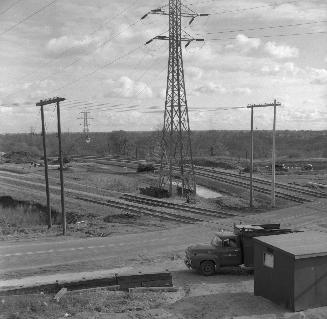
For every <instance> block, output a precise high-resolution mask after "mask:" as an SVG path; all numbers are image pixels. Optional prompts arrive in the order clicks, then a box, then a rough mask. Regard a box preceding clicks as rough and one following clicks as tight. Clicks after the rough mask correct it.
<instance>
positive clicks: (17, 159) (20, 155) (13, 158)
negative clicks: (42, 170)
mask: <svg viewBox="0 0 327 319" xmlns="http://www.w3.org/2000/svg"><path fill="white" fill-rule="evenodd" d="M2 158H3V160H4V161H5V162H6V163H15V164H24V163H31V162H34V161H35V160H36V156H35V155H33V154H31V153H29V152H26V151H16V152H9V153H6V154H4V155H3V156H2Z"/></svg>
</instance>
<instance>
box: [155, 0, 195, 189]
mask: <svg viewBox="0 0 327 319" xmlns="http://www.w3.org/2000/svg"><path fill="white" fill-rule="evenodd" d="M181 9H182V8H181V0H170V1H169V60H168V75H167V89H166V101H165V114H164V126H163V130H162V140H161V154H162V155H161V165H160V171H159V175H160V176H159V187H161V188H166V187H167V186H168V187H169V193H170V194H172V189H173V176H178V177H179V178H178V179H176V184H177V186H179V187H181V191H182V194H184V195H185V193H192V194H194V193H195V191H196V184H195V177H194V166H193V158H192V147H191V137H190V134H191V132H190V123H189V115H188V106H187V99H186V90H185V80H184V67H183V55H182V29H181V21H182V19H181Z"/></svg>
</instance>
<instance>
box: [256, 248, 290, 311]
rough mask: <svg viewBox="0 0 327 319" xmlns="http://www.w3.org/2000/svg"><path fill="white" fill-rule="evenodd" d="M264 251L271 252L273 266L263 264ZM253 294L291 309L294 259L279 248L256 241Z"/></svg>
mask: <svg viewBox="0 0 327 319" xmlns="http://www.w3.org/2000/svg"><path fill="white" fill-rule="evenodd" d="M264 253H272V254H273V256H274V267H273V268H269V267H267V266H265V265H264V262H263V255H264ZM254 267H255V271H254V294H255V295H256V296H262V297H264V298H267V299H269V300H271V301H273V302H275V303H277V304H279V305H282V306H283V307H286V308H288V309H291V310H293V308H294V302H293V293H294V284H293V283H294V277H293V269H294V260H293V259H292V257H291V256H289V255H287V254H284V253H282V252H281V251H280V250H276V249H271V248H268V247H266V246H265V245H264V244H262V243H259V242H256V243H255V247H254Z"/></svg>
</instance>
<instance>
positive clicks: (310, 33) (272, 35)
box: [206, 31, 327, 41]
mask: <svg viewBox="0 0 327 319" xmlns="http://www.w3.org/2000/svg"><path fill="white" fill-rule="evenodd" d="M325 33H327V31H317V32H306V33H304V32H301V33H290V34H264V35H259V37H261V38H274V37H293V36H294V37H295V36H301V35H314V34H325ZM256 38H258V37H248V39H256ZM206 40H208V41H228V40H235V37H231V38H214V39H209V38H207V39H206Z"/></svg>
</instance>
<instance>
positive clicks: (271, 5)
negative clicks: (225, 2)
mask: <svg viewBox="0 0 327 319" xmlns="http://www.w3.org/2000/svg"><path fill="white" fill-rule="evenodd" d="M296 2H298V0H295V1H294V0H293V1H285V2H282V3H275V2H273V3H269V4H266V5H263V6H256V7H250V8H241V9H235V10H225V11H218V12H212V13H210V15H216V14H225V13H234V12H243V11H248V10H255V9H262V8H267V7H273V6H279V5H283V4H286V3H296Z"/></svg>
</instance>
